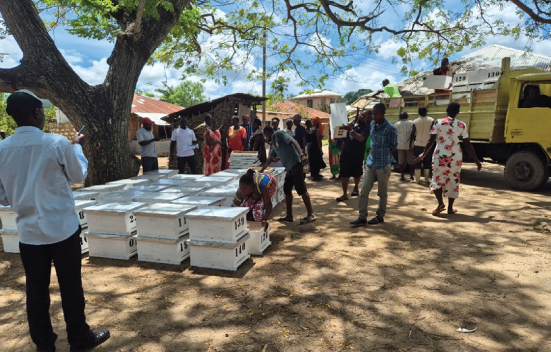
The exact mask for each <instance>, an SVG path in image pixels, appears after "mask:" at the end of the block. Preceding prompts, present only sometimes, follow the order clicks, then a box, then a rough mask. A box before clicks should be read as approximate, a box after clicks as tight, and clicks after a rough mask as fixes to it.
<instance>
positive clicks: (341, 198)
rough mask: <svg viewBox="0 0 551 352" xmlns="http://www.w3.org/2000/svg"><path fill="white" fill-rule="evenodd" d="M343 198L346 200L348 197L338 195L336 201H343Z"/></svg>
mask: <svg viewBox="0 0 551 352" xmlns="http://www.w3.org/2000/svg"><path fill="white" fill-rule="evenodd" d="M345 200H348V197H346V198H345V197H344V196H340V197H339V198H337V202H344V201H345Z"/></svg>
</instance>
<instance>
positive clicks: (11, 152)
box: [0, 90, 110, 352]
mask: <svg viewBox="0 0 551 352" xmlns="http://www.w3.org/2000/svg"><path fill="white" fill-rule="evenodd" d="M51 106H52V104H51V103H50V102H49V101H48V100H43V99H39V98H38V97H37V96H36V95H35V94H34V93H32V92H30V91H27V90H20V91H17V92H15V93H13V94H11V95H10V96H9V97H8V99H7V108H6V111H7V113H8V114H9V115H10V116H12V117H13V119H14V120H15V122H16V123H17V126H18V127H17V129H16V130H15V132H14V134H13V135H12V136H11V137H10V138H8V139H6V140H5V141H3V142H2V143H1V144H0V165H4V166H5V165H9V167H1V168H0V204H2V205H9V206H11V208H12V209H13V210H14V211H15V212H16V213H17V231H18V234H19V251H20V253H21V261H22V262H23V267H24V269H25V278H26V293H27V321H28V324H29V330H30V335H31V339H32V341H33V342H34V343H35V344H36V346H37V349H38V351H42V352H54V351H55V341H56V339H57V335H56V334H55V333H54V331H53V328H52V323H51V321H50V314H49V308H50V289H49V286H50V273H51V270H52V262H53V264H54V267H55V270H56V274H57V281H58V283H59V290H60V293H61V301H62V308H63V315H64V317H65V323H66V326H67V339H68V342H69V344H70V345H71V349H70V351H71V352H80V351H87V350H89V349H91V348H93V347H95V346H98V345H100V344H102V343H103V342H105V341H106V340H107V339H108V338H109V336H110V335H109V331H108V330H104V331H100V332H96V333H94V332H92V331H91V330H90V327H89V326H88V324H87V323H86V317H85V314H84V308H85V302H84V292H83V289H82V280H81V253H80V231H81V230H80V226H79V219H78V216H77V215H76V211H75V203H74V201H73V197H72V191H71V185H70V183H82V182H84V180H85V179H86V176H87V174H88V173H87V168H88V161H87V160H86V158H85V157H84V155H83V153H82V147H81V145H82V144H83V143H84V136H83V135H79V134H78V133H75V136H74V137H73V141H72V142H73V145H72V146H71V142H69V141H68V140H67V139H66V138H65V137H63V136H59V135H55V134H49V133H43V132H42V128H44V123H45V116H44V108H50V107H51Z"/></svg>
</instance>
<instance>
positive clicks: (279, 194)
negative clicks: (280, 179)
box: [274, 187, 285, 204]
mask: <svg viewBox="0 0 551 352" xmlns="http://www.w3.org/2000/svg"><path fill="white" fill-rule="evenodd" d="M274 196H275V200H276V203H277V204H279V203H282V202H284V201H285V192H284V191H283V187H278V188H277V189H276V193H275V194H274Z"/></svg>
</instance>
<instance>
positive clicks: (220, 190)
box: [200, 183, 239, 197]
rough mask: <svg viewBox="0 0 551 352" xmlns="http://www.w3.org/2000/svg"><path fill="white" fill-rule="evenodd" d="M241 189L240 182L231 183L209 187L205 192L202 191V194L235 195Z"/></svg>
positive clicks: (212, 195)
mask: <svg viewBox="0 0 551 352" xmlns="http://www.w3.org/2000/svg"><path fill="white" fill-rule="evenodd" d="M238 189H239V184H235V183H229V184H227V185H224V186H220V187H216V188H211V189H207V190H206V191H204V192H201V193H200V195H201V196H205V197H228V196H229V197H233V196H234V195H235V192H237V190H238Z"/></svg>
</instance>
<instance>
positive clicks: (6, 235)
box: [0, 230, 19, 253]
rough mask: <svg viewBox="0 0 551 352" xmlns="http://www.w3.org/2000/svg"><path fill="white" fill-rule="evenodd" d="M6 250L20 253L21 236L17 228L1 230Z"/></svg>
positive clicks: (0, 233)
mask: <svg viewBox="0 0 551 352" xmlns="http://www.w3.org/2000/svg"><path fill="white" fill-rule="evenodd" d="M0 235H2V244H3V245H4V252H6V253H19V236H18V235H17V231H15V230H0Z"/></svg>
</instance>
